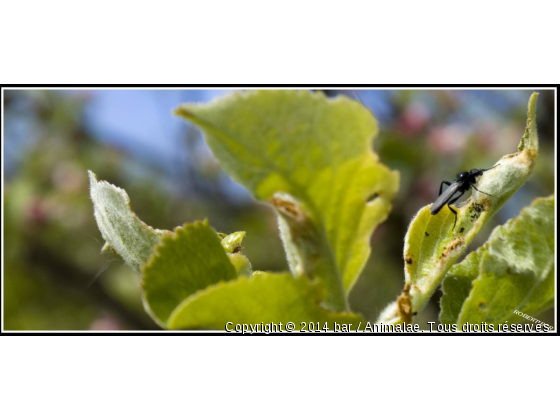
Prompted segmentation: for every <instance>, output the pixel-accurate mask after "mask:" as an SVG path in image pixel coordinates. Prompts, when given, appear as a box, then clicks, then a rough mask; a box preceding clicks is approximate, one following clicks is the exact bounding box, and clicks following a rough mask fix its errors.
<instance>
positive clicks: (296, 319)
mask: <svg viewBox="0 0 560 420" xmlns="http://www.w3.org/2000/svg"><path fill="white" fill-rule="evenodd" d="M323 298H324V296H323V293H322V287H321V286H320V285H319V284H318V283H311V282H309V280H307V279H306V278H299V279H294V278H293V277H292V276H291V275H290V274H287V273H284V274H271V273H255V274H254V275H253V277H251V278H244V277H242V278H239V279H237V280H234V281H230V282H227V283H226V282H220V283H218V284H215V285H212V286H210V287H208V288H206V289H205V290H202V291H200V292H198V293H196V294H194V295H192V296H191V297H189V298H188V299H186V300H185V301H184V302H183V303H181V305H180V306H179V307H178V308H177V309H176V310H175V311H174V313H173V314H172V315H171V317H170V320H169V327H170V328H171V329H208V328H209V329H215V330H224V329H225V326H226V323H228V322H232V323H233V326H235V324H260V323H264V324H267V323H272V322H274V323H279V322H282V323H283V324H284V325H285V324H286V323H287V322H293V323H295V326H296V329H298V330H299V329H300V328H301V322H306V323H309V322H320V323H321V327H323V325H324V323H325V322H327V323H328V325H329V328H331V329H332V328H333V326H334V322H338V323H339V324H341V323H345V324H350V323H352V324H354V326H353V327H354V328H356V327H357V326H358V323H359V322H361V321H362V318H361V317H360V316H359V315H356V314H353V313H333V312H330V311H328V310H326V309H323V308H322V307H321V306H319V302H320V301H321V300H322V299H323ZM230 327H231V325H230Z"/></svg>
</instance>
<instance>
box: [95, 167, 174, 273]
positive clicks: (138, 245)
mask: <svg viewBox="0 0 560 420" xmlns="http://www.w3.org/2000/svg"><path fill="white" fill-rule="evenodd" d="M88 173H89V182H90V193H91V200H92V201H93V214H94V216H95V220H96V221H97V226H98V227H99V230H100V231H101V236H103V239H105V241H106V242H107V243H106V244H105V246H104V247H103V250H102V252H108V251H109V252H115V253H117V254H118V255H120V256H121V257H122V258H123V260H124V261H125V262H126V263H127V264H128V265H129V266H130V267H131V268H132V269H133V270H134V271H136V272H137V273H140V271H141V268H142V265H144V264H145V263H146V262H147V261H148V259H149V258H150V255H151V254H152V251H153V249H154V246H155V245H156V244H157V243H158V242H159V241H160V239H161V238H162V237H163V236H165V235H168V234H171V232H169V231H166V230H159V229H154V228H153V227H151V226H148V225H147V224H145V223H144V222H142V221H141V220H140V219H139V218H138V216H136V214H134V212H133V211H132V209H131V208H130V199H129V198H128V195H127V194H126V191H125V190H123V189H121V188H118V187H115V186H114V185H112V184H109V183H108V182H106V181H98V180H97V178H96V176H95V174H94V173H93V172H91V171H89V172H88Z"/></svg>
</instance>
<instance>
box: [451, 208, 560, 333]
mask: <svg viewBox="0 0 560 420" xmlns="http://www.w3.org/2000/svg"><path fill="white" fill-rule="evenodd" d="M443 288H444V289H443V290H444V293H445V295H444V296H443V298H442V312H441V321H442V322H445V323H457V324H458V325H459V326H461V325H463V324H464V323H465V322H470V323H481V322H488V323H489V324H494V325H495V324H498V323H504V322H505V321H510V322H514V321H522V319H521V318H520V317H519V316H518V315H516V314H515V313H514V311H515V310H517V311H521V312H523V313H525V314H527V315H533V314H537V313H539V312H541V311H543V310H545V309H548V308H550V307H552V306H553V304H554V197H549V198H542V199H537V200H535V201H534V202H533V204H532V205H531V206H530V207H527V208H525V209H523V211H522V212H521V214H520V215H519V216H518V217H517V218H515V219H511V220H510V221H508V222H507V223H506V224H505V225H503V226H498V227H497V228H496V229H494V231H493V232H492V235H491V236H490V238H489V240H488V242H487V243H486V244H485V245H484V246H483V247H481V248H480V249H479V250H477V251H475V252H473V253H471V254H470V255H469V256H468V257H467V258H466V259H465V261H463V262H462V263H460V264H457V265H456V266H455V267H453V268H452V269H451V270H450V271H449V273H448V274H447V276H446V278H445V280H444V282H443Z"/></svg>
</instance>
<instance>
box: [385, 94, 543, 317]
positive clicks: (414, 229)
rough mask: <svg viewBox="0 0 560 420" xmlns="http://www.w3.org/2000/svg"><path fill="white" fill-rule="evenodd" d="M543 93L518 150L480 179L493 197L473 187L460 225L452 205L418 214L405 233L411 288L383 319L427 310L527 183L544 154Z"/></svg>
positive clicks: (532, 101) (459, 207)
mask: <svg viewBox="0 0 560 420" xmlns="http://www.w3.org/2000/svg"><path fill="white" fill-rule="evenodd" d="M537 97H538V94H537V93H534V94H533V95H532V96H531V98H530V99H529V106H528V112H527V128H526V130H525V133H524V135H523V137H522V139H521V142H520V144H519V148H518V152H517V153H513V154H510V155H506V156H504V157H502V158H501V159H500V160H499V161H498V162H497V163H496V165H495V167H494V168H493V169H491V170H489V171H487V172H485V173H484V174H483V175H482V176H481V177H480V178H479V179H478V182H477V184H476V187H477V188H478V189H479V190H480V191H484V192H486V193H488V194H490V195H487V194H484V193H480V192H477V191H476V190H473V192H472V195H471V196H470V198H469V199H467V200H466V201H465V202H464V203H461V204H458V205H457V206H456V207H457V212H458V215H457V224H456V227H455V228H454V229H453V223H454V220H455V216H454V215H453V213H452V212H451V211H450V210H449V209H448V208H447V206H445V207H443V209H442V210H441V211H440V212H439V213H438V214H437V215H432V214H431V213H430V206H426V207H423V208H422V209H421V210H420V211H419V212H418V214H417V215H416V216H415V218H414V219H413V221H412V223H411V224H410V226H409V229H408V232H407V234H406V237H405V247H404V261H405V263H404V265H405V289H404V291H403V293H402V294H401V296H400V297H399V300H400V301H401V302H402V304H401V305H393V306H392V307H393V308H394V309H395V310H386V311H384V312H383V317H381V318H380V320H379V321H380V322H387V321H388V320H392V321H393V322H395V321H396V322H403V321H404V322H411V319H412V313H415V312H418V311H420V310H422V309H423V308H424V306H425V305H426V303H427V302H428V299H429V298H430V297H431V296H432V294H433V293H434V291H435V290H436V288H437V287H438V285H439V284H440V282H441V280H442V279H443V277H444V276H445V274H446V273H447V271H448V270H449V269H450V268H451V266H452V265H453V264H454V263H455V261H457V258H458V257H459V256H460V255H461V254H462V253H463V252H464V251H465V250H466V248H467V246H468V245H469V243H470V242H471V241H472V240H473V238H474V237H475V235H476V234H477V233H478V232H479V231H480V229H481V228H482V226H483V225H484V224H485V223H486V222H487V221H488V220H489V219H490V217H492V215H494V213H496V212H497V211H498V210H499V209H500V208H501V207H502V205H503V204H504V203H505V202H506V201H507V200H508V199H509V198H510V197H511V196H512V195H513V194H514V193H515V191H517V190H518V189H519V188H520V187H521V186H522V185H523V184H524V183H525V182H526V181H527V179H528V178H529V175H530V174H531V171H532V169H533V166H534V164H535V160H536V158H537V153H538V135H537V126H536V101H537Z"/></svg>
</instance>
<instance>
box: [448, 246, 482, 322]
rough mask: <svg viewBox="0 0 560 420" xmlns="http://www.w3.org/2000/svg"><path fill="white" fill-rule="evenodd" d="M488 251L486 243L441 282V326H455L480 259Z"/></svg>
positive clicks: (450, 271) (456, 266) (476, 272)
mask: <svg viewBox="0 0 560 420" xmlns="http://www.w3.org/2000/svg"><path fill="white" fill-rule="evenodd" d="M487 250H488V242H487V243H486V244H484V245H483V246H481V247H480V248H478V249H477V250H476V251H473V252H471V253H470V254H469V255H467V257H466V258H465V259H464V260H463V261H462V262H461V263H460V264H455V265H454V266H453V267H452V268H451V270H449V272H448V273H447V275H446V276H445V278H444V279H443V282H442V289H443V297H442V298H441V313H440V321H441V323H442V324H455V323H456V322H457V318H459V313H460V312H461V309H462V308H463V303H465V300H466V299H467V297H468V296H469V293H470V292H471V289H472V282H473V281H474V279H476V277H477V276H478V272H479V266H480V258H481V256H482V255H483V254H484V252H485V251H487Z"/></svg>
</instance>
